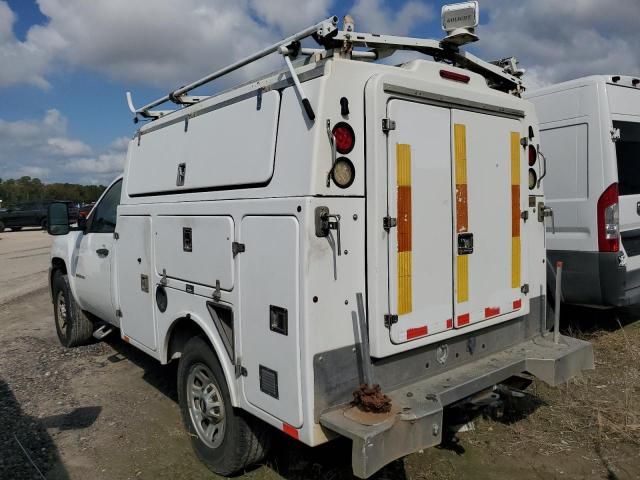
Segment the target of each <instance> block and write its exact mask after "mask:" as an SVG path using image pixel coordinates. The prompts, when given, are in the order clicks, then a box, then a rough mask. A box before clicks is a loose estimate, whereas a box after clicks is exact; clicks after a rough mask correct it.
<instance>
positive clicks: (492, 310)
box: [484, 307, 500, 318]
mask: <svg viewBox="0 0 640 480" xmlns="http://www.w3.org/2000/svg"><path fill="white" fill-rule="evenodd" d="M496 315H500V307H487V308H485V309H484V317H485V318H489V317H495V316H496Z"/></svg>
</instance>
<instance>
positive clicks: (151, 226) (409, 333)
mask: <svg viewBox="0 0 640 480" xmlns="http://www.w3.org/2000/svg"><path fill="white" fill-rule="evenodd" d="M443 17H444V21H443V24H444V25H445V26H446V28H447V31H448V33H449V35H448V36H447V38H445V39H444V40H443V41H434V40H425V39H419V38H405V37H394V36H386V35H378V34H369V33H358V32H356V31H355V30H354V23H353V20H352V19H351V18H350V17H345V22H344V26H343V27H341V28H339V27H338V26H337V24H338V19H337V17H332V18H329V19H327V20H325V21H322V22H320V23H319V24H317V25H314V26H312V27H310V28H308V29H306V30H304V31H302V32H300V33H299V34H296V35H293V36H291V37H289V38H287V39H285V40H283V41H281V42H279V43H277V44H275V45H273V46H271V47H269V48H266V49H265V50H263V51H261V52H259V53H257V54H256V55H252V56H250V57H247V58H246V59H244V60H242V61H240V62H238V63H236V64H233V65H231V66H229V67H226V68H224V69H222V70H220V71H218V72H215V73H213V74H211V75H209V76H207V77H205V78H203V79H201V80H198V81H196V82H194V83H192V84H190V85H187V86H185V87H182V88H180V89H178V90H176V91H174V92H172V93H170V94H169V95H167V96H165V97H162V98H160V99H158V100H156V101H154V102H151V103H149V104H148V105H146V106H144V107H141V108H135V107H134V105H133V102H132V101H131V96H130V95H129V96H128V98H129V105H130V108H131V110H132V112H133V113H134V116H135V117H136V119H139V118H142V119H147V120H149V121H148V122H147V123H145V124H144V125H143V126H142V127H141V128H140V129H139V130H138V131H137V132H136V133H135V135H134V137H133V139H132V140H131V142H130V144H129V149H128V153H127V161H126V166H125V171H124V176H123V177H122V178H119V179H117V180H116V181H115V182H114V183H113V184H112V185H111V186H110V187H109V188H108V189H107V190H106V192H105V193H104V195H103V196H102V198H101V199H100V200H99V201H98V203H97V204H96V206H95V207H94V209H93V211H92V212H91V214H90V215H89V218H88V220H87V222H86V225H82V226H81V228H79V229H75V230H72V231H69V227H68V221H67V218H66V215H67V214H66V212H67V211H66V208H63V207H62V205H53V206H52V207H51V209H50V221H49V231H50V233H53V234H59V235H64V236H61V237H58V238H57V239H56V241H55V242H54V245H53V248H52V258H51V291H52V297H53V304H54V311H55V318H56V325H57V330H58V334H59V336H60V340H61V341H62V343H63V344H65V345H68V346H72V345H76V344H78V343H80V342H83V341H86V340H87V339H88V338H89V337H90V336H91V335H92V333H93V334H94V336H96V337H101V336H103V335H106V334H107V333H109V332H110V331H111V330H115V331H117V332H119V335H120V336H121V337H122V339H123V340H124V341H125V342H128V343H130V344H131V345H134V346H136V347H137V348H139V349H140V350H142V351H144V352H146V353H147V354H149V355H151V356H152V357H154V358H156V359H158V360H159V361H160V362H162V363H168V362H171V361H172V360H177V361H178V362H179V367H178V381H177V387H178V394H179V399H180V406H181V410H182V415H183V418H184V422H185V426H186V428H187V429H188V430H189V432H190V433H191V438H192V442H193V446H194V448H195V450H196V452H197V454H198V456H199V457H200V458H201V459H202V460H203V461H204V463H205V464H206V465H207V466H209V467H210V468H211V469H212V470H213V471H215V472H217V473H220V474H231V473H233V472H237V471H239V470H241V469H243V468H244V467H246V466H247V465H249V464H251V463H253V462H256V461H258V460H259V459H260V458H262V457H263V455H264V454H265V451H266V447H267V445H268V443H269V441H268V440H269V436H270V435H272V434H270V433H269V429H268V428H267V427H266V424H268V425H271V426H273V427H275V428H277V429H279V430H282V431H283V432H284V433H286V434H288V435H290V436H291V437H293V438H295V439H297V440H299V441H300V442H303V443H305V444H307V445H311V446H315V445H319V444H322V443H324V442H327V441H328V440H330V439H332V438H335V437H337V436H344V437H348V438H349V439H351V440H352V441H353V450H352V457H353V458H352V461H353V470H354V473H355V475H357V476H359V477H362V478H366V477H368V476H370V475H371V474H373V473H374V472H375V471H377V470H378V469H380V468H381V467H383V466H384V465H386V464H387V463H388V462H390V461H392V460H393V459H396V458H399V457H401V456H403V455H406V454H409V453H411V452H414V451H416V450H419V449H422V448H426V447H429V446H433V445H437V444H439V443H440V442H441V439H442V421H443V408H444V407H445V406H447V405H451V404H454V403H458V402H461V401H464V400H465V399H468V398H470V397H472V396H474V395H476V394H479V393H481V392H487V391H491V389H492V388H493V387H494V386H496V385H498V384H501V383H503V382H507V381H509V379H511V378H512V377H514V376H519V375H521V374H530V375H534V376H537V377H539V378H541V379H542V380H544V381H546V382H548V383H550V384H551V385H556V384H558V383H562V382H565V381H566V380H567V379H569V378H571V377H572V376H574V375H576V374H577V373H578V372H580V371H581V370H584V369H587V368H592V365H593V357H592V349H591V346H590V344H588V343H586V342H583V341H580V340H576V339H573V338H568V337H564V336H560V337H559V341H558V342H554V341H553V340H552V339H551V338H550V336H548V335H547V326H546V318H545V305H546V302H545V288H546V278H545V271H546V270H545V269H546V266H545V248H544V223H543V222H542V221H541V219H540V218H539V217H538V215H537V213H536V211H539V209H540V208H541V206H542V205H543V204H544V195H543V190H542V186H541V184H539V183H537V182H536V183H531V184H530V183H528V178H529V167H528V165H529V163H528V162H529V158H530V155H534V156H535V155H536V152H535V148H536V147H534V146H533V145H534V144H536V143H537V142H538V141H539V138H538V137H539V133H538V123H537V119H536V116H535V113H534V110H533V107H532V105H531V104H530V103H529V102H527V101H524V100H522V99H521V98H520V93H521V91H522V84H521V80H520V79H519V78H518V72H517V71H515V68H514V67H515V61H514V60H512V59H511V60H510V61H501V62H497V63H496V64H492V63H488V62H484V61H482V60H480V59H478V58H476V57H475V56H473V55H471V54H469V53H466V52H464V51H462V50H461V49H460V45H461V44H464V43H466V42H468V41H471V40H475V39H477V37H476V36H475V34H474V32H473V29H474V27H475V26H476V25H477V18H478V17H477V4H476V2H467V4H464V5H456V6H453V7H445V9H444V12H443ZM307 37H313V39H315V40H316V42H317V43H318V44H319V45H320V47H319V48H309V47H305V46H303V45H301V44H300V41H302V40H303V39H306V38H307ZM398 50H410V51H413V52H417V53H421V54H424V55H425V56H429V57H433V58H434V61H427V60H423V59H418V60H413V61H410V62H408V63H405V64H402V65H397V66H393V65H387V64H380V63H375V60H377V59H381V58H383V57H385V56H388V55H390V54H392V53H394V52H396V51H398ZM270 53H275V54H278V55H280V56H282V57H284V61H285V65H286V68H285V69H284V70H283V71H280V72H278V73H274V74H271V75H267V76H265V77H263V78H260V79H258V80H254V81H251V82H249V83H246V84H244V85H241V86H238V87H236V88H232V89H230V90H227V91H225V92H222V93H219V94H216V95H213V96H208V97H195V96H190V95H188V93H189V92H190V91H191V90H192V89H194V88H196V87H199V86H200V85H203V84H205V83H207V82H209V81H211V80H213V79H216V78H220V77H221V76H223V75H225V74H227V73H229V72H231V71H234V70H236V69H237V68H239V67H241V66H243V65H246V64H248V63H251V62H252V61H254V60H256V59H258V58H261V57H263V56H265V55H267V54H270ZM168 102H173V103H175V104H177V105H178V108H177V109H175V110H157V109H156V108H157V107H158V106H160V105H161V104H164V103H168ZM542 220H544V219H542Z"/></svg>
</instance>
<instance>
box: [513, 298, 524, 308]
mask: <svg viewBox="0 0 640 480" xmlns="http://www.w3.org/2000/svg"><path fill="white" fill-rule="evenodd" d="M521 308H522V299H518V300H514V301H513V309H514V310H520V309H521Z"/></svg>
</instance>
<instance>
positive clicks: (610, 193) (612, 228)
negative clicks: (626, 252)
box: [598, 183, 620, 252]
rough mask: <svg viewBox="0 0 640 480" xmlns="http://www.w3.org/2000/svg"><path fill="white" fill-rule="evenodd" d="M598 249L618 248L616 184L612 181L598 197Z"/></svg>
mask: <svg viewBox="0 0 640 480" xmlns="http://www.w3.org/2000/svg"><path fill="white" fill-rule="evenodd" d="M598 250H599V251H600V252H617V251H618V250H620V221H619V213H618V184H617V183H612V184H611V185H609V187H608V188H607V189H606V190H605V191H604V193H603V194H602V195H601V196H600V198H599V199H598Z"/></svg>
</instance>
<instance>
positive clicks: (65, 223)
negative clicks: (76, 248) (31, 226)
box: [47, 202, 70, 235]
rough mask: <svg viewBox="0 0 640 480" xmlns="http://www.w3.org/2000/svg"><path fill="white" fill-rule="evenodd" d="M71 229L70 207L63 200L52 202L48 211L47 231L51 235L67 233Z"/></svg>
mask: <svg viewBox="0 0 640 480" xmlns="http://www.w3.org/2000/svg"><path fill="white" fill-rule="evenodd" d="M69 230H70V227H69V209H68V208H67V204H66V203H62V202H56V203H52V204H50V205H49V209H48V211H47V232H48V233H49V235H66V234H67V233H69Z"/></svg>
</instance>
